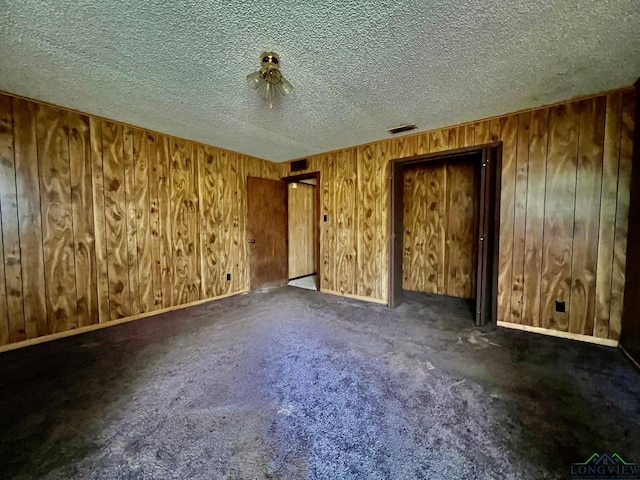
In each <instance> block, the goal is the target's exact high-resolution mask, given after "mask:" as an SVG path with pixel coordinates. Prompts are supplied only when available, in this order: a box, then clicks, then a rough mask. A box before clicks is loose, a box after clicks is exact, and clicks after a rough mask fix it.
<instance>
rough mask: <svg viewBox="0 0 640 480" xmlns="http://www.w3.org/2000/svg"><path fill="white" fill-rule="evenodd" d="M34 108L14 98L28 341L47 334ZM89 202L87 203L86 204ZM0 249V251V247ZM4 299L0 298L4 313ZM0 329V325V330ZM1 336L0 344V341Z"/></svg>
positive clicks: (0, 279) (0, 274) (1, 275)
mask: <svg viewBox="0 0 640 480" xmlns="http://www.w3.org/2000/svg"><path fill="white" fill-rule="evenodd" d="M36 108H37V105H36V104H35V103H33V102H28V101H26V100H22V99H18V98H14V99H13V135H14V137H13V143H14V147H15V162H16V189H17V199H18V216H19V229H20V250H21V251H22V252H25V255H23V256H22V257H21V259H20V260H21V266H22V285H23V298H24V319H25V330H26V334H27V338H36V337H40V336H43V335H47V333H48V329H47V305H46V298H45V274H44V256H43V252H42V217H41V213H40V180H39V173H38V145H37V139H36ZM89 203H90V202H89ZM0 250H2V248H1V247H0ZM0 268H2V272H0V283H1V284H2V286H1V287H0V292H1V293H4V288H5V283H4V265H2V267H0ZM5 302H6V298H5V299H4V300H3V298H1V297H0V325H2V319H1V318H2V307H3V306H4V309H5V310H4V311H5V314H6V303H5ZM1 330H2V327H1V326H0V331H1ZM1 337H2V334H1V333H0V343H1V342H2V338H1Z"/></svg>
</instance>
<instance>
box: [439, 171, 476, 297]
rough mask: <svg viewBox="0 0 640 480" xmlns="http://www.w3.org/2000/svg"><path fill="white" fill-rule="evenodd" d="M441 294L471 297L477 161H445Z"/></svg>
mask: <svg viewBox="0 0 640 480" xmlns="http://www.w3.org/2000/svg"><path fill="white" fill-rule="evenodd" d="M446 169H447V181H448V182H449V186H448V187H447V196H448V199H447V213H446V232H445V237H446V242H445V243H446V251H445V258H447V257H448V258H447V260H446V261H445V265H446V270H445V272H444V273H445V282H444V283H445V293H446V294H447V295H449V296H453V297H461V298H475V294H476V277H477V244H478V240H477V239H478V221H479V207H480V204H479V195H480V188H479V179H478V173H477V169H478V165H477V161H475V160H473V159H471V160H455V161H451V162H447V165H446Z"/></svg>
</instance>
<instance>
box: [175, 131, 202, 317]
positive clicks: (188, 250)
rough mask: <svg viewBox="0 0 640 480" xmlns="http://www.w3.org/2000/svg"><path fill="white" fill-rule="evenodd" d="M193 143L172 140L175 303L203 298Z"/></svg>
mask: <svg viewBox="0 0 640 480" xmlns="http://www.w3.org/2000/svg"><path fill="white" fill-rule="evenodd" d="M195 170H196V164H195V159H194V158H193V147H192V144H191V143H188V144H187V143H186V142H185V141H184V140H179V139H174V140H173V141H172V142H171V167H170V175H171V231H172V239H173V242H172V250H171V255H172V257H173V265H172V276H173V289H172V290H173V295H174V302H175V304H176V305H180V304H183V303H189V302H194V301H196V300H199V299H200V272H199V261H198V258H197V255H198V248H199V247H198V244H199V242H198V235H197V227H198V224H199V219H198V198H197V189H196V173H195Z"/></svg>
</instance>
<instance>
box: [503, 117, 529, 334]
mask: <svg viewBox="0 0 640 480" xmlns="http://www.w3.org/2000/svg"><path fill="white" fill-rule="evenodd" d="M530 120H531V114H530V113H529V112H527V113H523V114H521V115H518V117H517V122H518V126H517V128H518V133H517V144H516V164H515V186H514V193H513V195H514V213H513V241H512V274H511V277H512V280H511V281H512V285H513V286H512V290H511V321H512V322H513V323H522V315H523V300H524V283H525V276H524V272H525V245H524V242H525V237H526V219H527V177H528V171H529V137H530V133H529V127H530V125H529V122H530ZM503 178H504V176H503ZM507 288H508V286H507Z"/></svg>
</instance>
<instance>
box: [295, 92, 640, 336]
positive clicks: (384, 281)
mask: <svg viewBox="0 0 640 480" xmlns="http://www.w3.org/2000/svg"><path fill="white" fill-rule="evenodd" d="M635 105H636V92H635V90H634V89H623V90H620V91H616V92H611V93H608V94H605V95H598V96H594V97H590V98H586V99H581V100H577V101H569V102H565V103H561V104H557V105H553V106H549V107H544V108H538V109H534V110H530V111H525V112H519V113H516V114H510V115H504V116H501V117H497V118H491V119H487V120H480V121H476V122H471V123H467V124H464V125H458V126H453V127H449V128H443V129H439V130H435V131H430V132H426V133H420V134H417V135H413V136H404V137H399V138H393V139H388V140H384V141H379V142H374V143H370V144H367V145H360V146H357V147H352V148H347V149H343V150H338V151H333V152H328V153H324V154H320V155H314V156H311V157H309V159H308V160H309V168H308V169H307V171H310V172H312V171H319V172H320V173H321V181H322V186H321V188H322V190H321V196H322V202H321V203H322V211H321V212H320V215H321V216H322V215H325V214H326V215H327V216H328V221H327V222H321V232H320V235H321V251H320V257H321V272H322V273H321V279H320V285H321V289H322V290H323V291H326V292H333V293H342V294H345V295H355V296H360V297H367V298H371V299H374V300H380V301H386V300H387V296H388V265H389V258H388V256H389V249H388V225H389V217H388V215H389V162H390V161H391V160H392V159H396V158H402V157H411V156H415V155H421V154H427V153H433V152H439V151H445V150H449V149H455V148H461V147H469V146H475V145H483V144H487V143H491V142H502V175H501V179H500V181H501V203H500V236H499V259H498V262H499V278H498V320H499V321H501V322H509V323H513V324H519V325H528V326H532V327H539V328H543V329H548V330H554V331H560V332H568V333H572V334H578V335H586V336H593V337H597V338H600V339H610V340H618V338H619V335H620V327H621V318H622V317H621V315H622V303H623V292H624V282H625V277H624V275H625V262H626V241H627V227H628V213H629V191H630V178H631V155H632V145H633V131H634V111H635ZM556 301H563V302H565V304H566V312H565V313H556V312H555V302H556Z"/></svg>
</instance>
